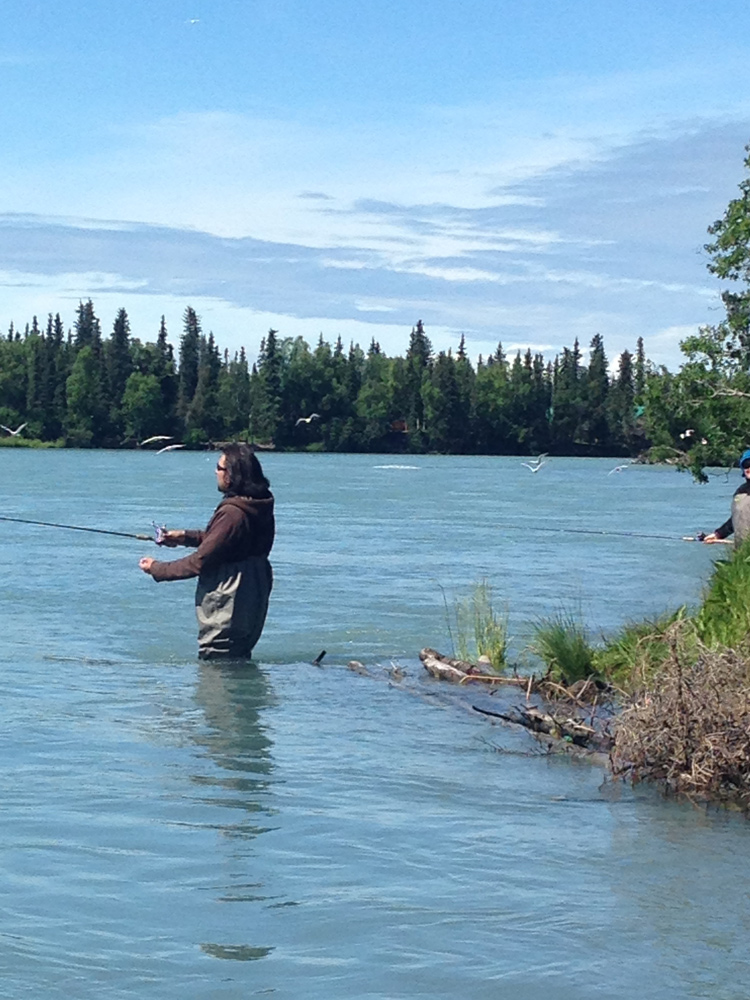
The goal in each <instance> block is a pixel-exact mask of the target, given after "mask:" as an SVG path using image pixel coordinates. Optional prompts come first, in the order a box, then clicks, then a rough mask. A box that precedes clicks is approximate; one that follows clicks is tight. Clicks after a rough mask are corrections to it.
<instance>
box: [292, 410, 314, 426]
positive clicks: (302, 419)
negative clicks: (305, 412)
mask: <svg viewBox="0 0 750 1000" xmlns="http://www.w3.org/2000/svg"><path fill="white" fill-rule="evenodd" d="M311 420H320V414H319V413H311V414H310V416H309V417H300V418H299V420H298V421H297V422H296V423H295V425H294V426H295V427H298V426H299V425H300V424H309V423H310V421H311Z"/></svg>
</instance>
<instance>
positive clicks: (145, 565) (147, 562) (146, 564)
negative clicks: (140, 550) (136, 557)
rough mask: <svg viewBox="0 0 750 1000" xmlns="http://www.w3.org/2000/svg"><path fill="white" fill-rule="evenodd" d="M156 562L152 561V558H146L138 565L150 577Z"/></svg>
mask: <svg viewBox="0 0 750 1000" xmlns="http://www.w3.org/2000/svg"><path fill="white" fill-rule="evenodd" d="M155 562H156V560H155V559H152V558H151V556H144V557H143V559H141V560H140V561H139V562H138V565H139V566H140V568H141V569H142V570H143V572H144V573H148V574H149V576H150V575H151V567H152V566H153V565H154V563H155Z"/></svg>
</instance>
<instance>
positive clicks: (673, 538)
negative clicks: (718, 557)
mask: <svg viewBox="0 0 750 1000" xmlns="http://www.w3.org/2000/svg"><path fill="white" fill-rule="evenodd" d="M498 527H500V526H499V525H498ZM508 527H510V525H508ZM514 527H516V528H517V527H518V525H514ZM534 531H554V532H556V533H557V534H559V533H560V532H563V533H565V534H574V535H617V536H619V537H620V538H658V539H661V540H663V541H667V542H702V541H704V539H705V537H706V535H705V532H703V531H699V532H698V533H697V534H696V535H654V534H647V533H645V532H642V531H610V530H609V529H608V528H553V527H548V526H546V525H542V524H535V525H534ZM716 541H717V542H722V543H723V544H725V545H733V544H734V543H733V542H732V541H731V540H730V539H729V538H717V539H716Z"/></svg>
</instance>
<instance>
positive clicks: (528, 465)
mask: <svg viewBox="0 0 750 1000" xmlns="http://www.w3.org/2000/svg"><path fill="white" fill-rule="evenodd" d="M546 457H547V452H545V453H544V454H543V455H540V456H539V457H538V458H532V460H531V461H530V462H521V465H522V466H523V467H524V468H525V469H528V470H529V471H530V472H539V470H540V469H541V467H542V466H543V465H546V464H547V463H546V462H545V461H544V460H545V458H546Z"/></svg>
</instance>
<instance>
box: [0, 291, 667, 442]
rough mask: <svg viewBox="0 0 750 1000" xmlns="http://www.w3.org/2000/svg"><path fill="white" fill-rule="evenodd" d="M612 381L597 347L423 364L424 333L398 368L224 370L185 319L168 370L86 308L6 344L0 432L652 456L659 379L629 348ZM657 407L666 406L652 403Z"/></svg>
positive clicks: (350, 361)
mask: <svg viewBox="0 0 750 1000" xmlns="http://www.w3.org/2000/svg"><path fill="white" fill-rule="evenodd" d="M616 367H617V372H616V374H615V376H614V377H612V376H610V374H609V366H608V363H607V358H606V355H605V350H604V341H603V338H602V337H601V336H599V335H597V336H595V337H594V338H593V340H592V341H591V345H590V349H589V355H588V359H587V361H586V362H584V361H583V359H582V353H581V350H580V347H579V344H578V342H577V341H576V342H575V343H574V345H573V346H572V347H571V348H565V349H564V350H563V352H562V354H561V355H559V356H557V357H556V358H555V359H554V361H545V359H544V357H543V356H542V355H541V354H538V353H537V354H532V352H531V351H530V350H527V351H526V352H525V354H522V353H521V352H520V351H519V352H518V353H516V354H515V356H514V357H513V358H512V359H509V358H507V357H506V355H505V353H504V351H503V348H502V344H498V346H497V350H496V351H495V352H494V354H492V355H491V356H490V357H488V358H486V359H483V358H481V357H480V358H479V360H478V362H477V364H476V365H473V364H472V363H471V361H470V360H469V358H468V357H467V354H466V346H465V341H464V338H463V336H462V337H461V341H460V343H459V345H458V347H457V350H456V352H455V354H454V353H453V352H452V351H451V350H448V351H439V352H437V353H435V352H434V351H433V348H432V345H431V343H430V340H429V338H428V336H427V334H426V332H425V329H424V326H423V324H422V322H421V321H420V322H418V323H417V324H416V326H415V327H414V328H413V329H412V331H411V335H410V338H409V346H408V349H407V351H406V353H405V355H404V356H403V357H388V356H387V355H386V354H385V353H384V352H383V351H382V350H381V348H380V346H379V344H378V343H377V342H376V341H375V340H374V339H373V341H372V343H371V344H370V346H369V349H368V350H367V351H366V352H365V351H363V350H362V349H361V348H360V347H359V346H358V345H355V344H352V345H350V347H349V349H348V350H345V349H344V346H343V344H342V342H341V338H338V340H337V341H336V343H335V344H334V345H333V346H331V344H329V343H328V342H326V341H325V340H324V339H323V337H322V335H321V337H320V340H319V341H318V344H317V345H316V346H315V347H314V348H311V347H310V345H309V344H307V342H306V341H305V340H304V339H303V338H302V337H296V338H291V337H280V336H279V334H278V331H276V330H269V331H268V334H267V336H266V337H264V338H263V340H262V341H261V345H260V351H259V355H258V359H257V362H256V363H255V364H254V365H253V366H252V368H250V367H249V365H248V361H247V357H246V354H245V351H244V348H243V349H242V350H240V351H239V352H238V353H236V354H234V355H233V356H232V357H230V356H229V354H228V352H227V351H224V352H223V353H222V352H221V351H220V349H219V347H218V346H217V344H216V342H215V340H214V336H213V334H212V333H209V334H208V336H206V335H205V334H204V333H203V331H202V329H201V323H200V320H199V317H198V316H197V315H196V313H195V311H194V310H193V309H192V308H190V307H188V308H187V309H186V310H185V314H184V323H183V331H182V335H181V338H180V342H179V348H178V357H177V358H175V356H174V350H173V347H172V345H171V344H170V342H169V340H168V336H167V329H166V325H165V322H164V319H163V318H162V321H161V326H160V328H159V331H158V335H157V337H156V340H155V341H154V342H146V343H143V342H141V340H139V339H138V338H136V337H133V336H132V335H131V330H130V323H129V320H128V315H127V313H126V311H125V309H120V310H119V312H118V313H117V317H116V319H115V321H114V326H113V329H112V331H111V333H110V335H109V336H108V337H107V338H104V337H103V336H102V331H101V324H100V322H99V319H98V318H97V316H96V314H95V312H94V306H93V303H92V302H91V300H89V301H87V302H82V303H80V305H79V307H78V310H77V313H76V319H75V324H74V327H73V329H72V330H69V331H68V332H67V333H65V332H64V329H63V324H62V321H61V319H60V316H59V314H58V315H56V316H54V317H53V316H52V315H50V316H49V317H48V320H47V324H46V327H45V328H44V329H42V328H41V327H40V326H39V324H38V322H37V319H36V317H35V318H34V319H33V320H32V322H31V324H30V325H28V326H27V327H26V329H25V331H24V332H23V334H21V332H20V331H17V330H15V329H14V327H13V325H11V328H10V330H9V331H8V334H7V337H5V338H4V339H2V340H0V423H3V424H5V425H7V426H9V427H11V428H15V427H17V426H18V425H19V424H21V423H26V427H25V428H24V432H23V433H24V436H25V437H32V438H37V439H40V440H42V441H62V442H64V443H65V444H66V445H68V446H72V447H122V446H126V447H127V446H133V445H135V444H136V443H138V442H140V441H142V440H144V439H146V438H148V437H151V436H153V435H170V436H171V437H172V438H174V439H175V440H177V441H181V442H184V443H185V444H186V445H187V446H193V447H199V446H201V445H207V444H209V443H216V442H220V441H227V440H235V439H243V440H252V441H256V442H259V443H262V444H268V445H271V444H272V445H273V446H275V447H277V448H287V449H293V448H307V449H312V450H329V451H388V452H398V451H411V452H425V451H434V452H444V453H458V454H530V453H541V452H550V453H552V454H559V455H607V454H609V455H627V454H635V453H636V452H638V451H640V450H642V449H643V447H644V446H645V445H646V444H647V443H648V442H647V437H648V426H649V422H650V421H649V414H648V412H647V410H648V400H649V397H650V396H653V395H654V394H653V392H649V383H650V382H651V381H653V380H654V379H659V378H666V377H668V373H666V372H664V371H663V372H662V373H658V372H656V371H654V369H653V367H652V366H650V365H649V364H648V363H647V362H646V359H645V354H644V347H643V341H642V339H639V341H638V345H637V350H636V353H635V356H633V355H631V354H630V352H628V351H624V352H623V353H622V354H621V355H620V357H619V360H618V363H617V366H616ZM657 398H658V400H659V403H660V404H661V403H662V402H663V400H662V398H661V397H659V396H658V394H657Z"/></svg>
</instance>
